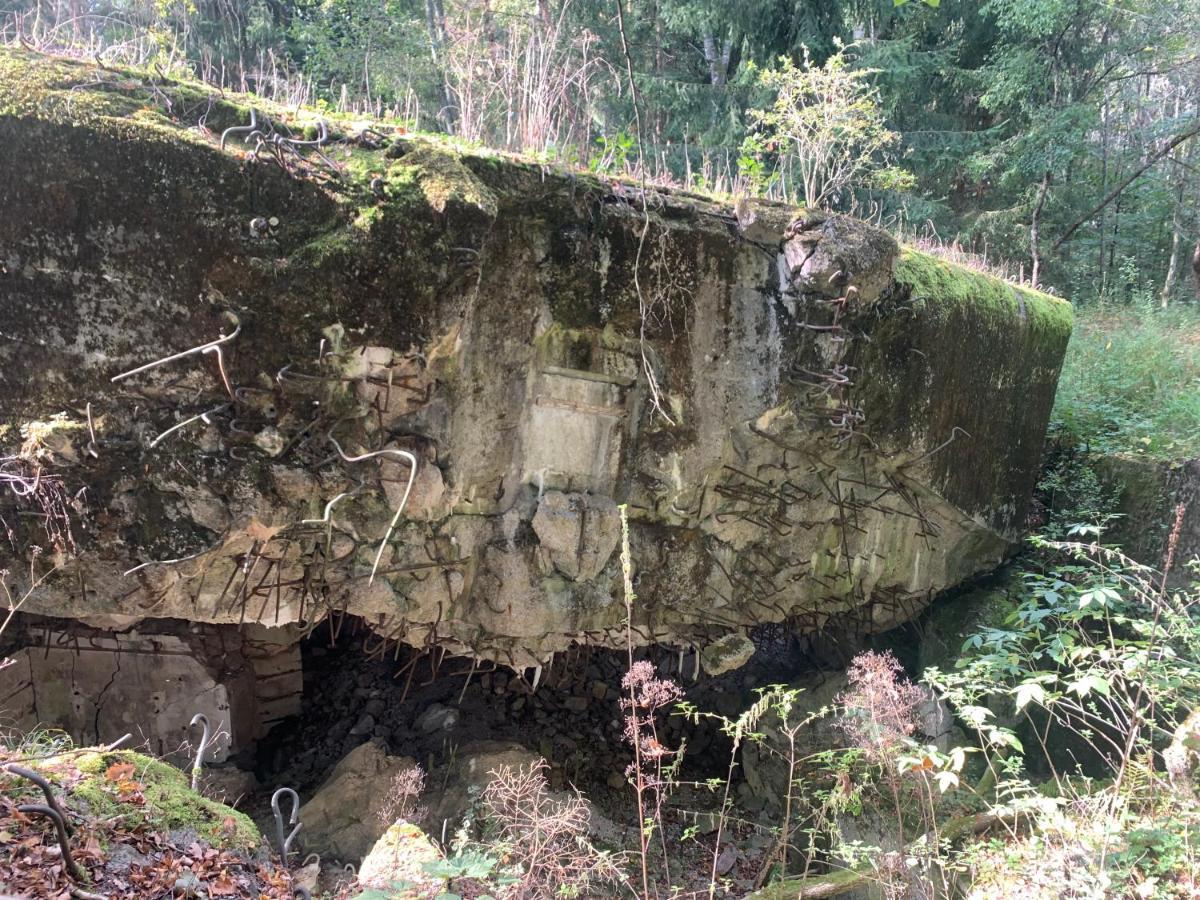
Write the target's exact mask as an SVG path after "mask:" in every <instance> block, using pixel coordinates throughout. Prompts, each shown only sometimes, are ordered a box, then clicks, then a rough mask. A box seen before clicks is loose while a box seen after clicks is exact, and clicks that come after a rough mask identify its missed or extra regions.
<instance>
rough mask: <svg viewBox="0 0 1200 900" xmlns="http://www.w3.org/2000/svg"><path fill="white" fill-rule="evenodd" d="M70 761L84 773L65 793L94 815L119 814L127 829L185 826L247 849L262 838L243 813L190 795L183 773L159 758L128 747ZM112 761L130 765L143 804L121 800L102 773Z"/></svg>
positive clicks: (211, 840)
mask: <svg viewBox="0 0 1200 900" xmlns="http://www.w3.org/2000/svg"><path fill="white" fill-rule="evenodd" d="M75 765H76V767H77V768H78V769H79V772H80V773H81V774H82V775H83V776H84V777H83V779H82V780H81V781H80V782H79V783H78V784H77V785H75V787H74V788H73V789H72V791H71V797H72V799H73V800H82V801H84V802H85V803H87V805H88V808H89V810H90V812H91V814H92V816H93V817H95V818H101V819H106V818H111V817H114V816H119V817H121V819H122V821H123V823H124V824H125V825H126V826H128V827H138V826H143V825H144V826H145V827H147V828H151V829H154V830H156V831H175V830H181V829H190V830H192V831H195V832H196V834H197V835H199V836H200V837H201V838H202V839H203V840H205V841H207V842H208V843H210V844H212V845H213V846H214V847H218V848H222V849H235V848H244V849H250V848H253V847H257V846H258V845H259V844H260V843H261V842H262V836H261V835H260V834H259V831H258V829H257V828H256V827H255V826H254V823H253V822H251V821H250V819H249V817H248V816H246V815H245V814H244V813H240V812H238V811H237V810H234V809H231V808H229V807H228V806H225V805H223V804H221V803H217V802H216V801H214V800H209V799H208V798H207V797H202V796H200V795H199V794H197V793H195V792H194V791H192V789H191V788H190V787H189V785H188V779H187V776H186V775H184V773H183V772H181V771H179V769H176V768H175V767H174V766H171V765H168V764H167V763H164V762H162V761H160V760H157V759H154V758H152V757H149V756H144V755H142V754H141V753H135V752H133V751H132V750H118V751H113V752H108V753H102V752H99V751H97V752H87V753H83V754H81V755H80V756H79V757H78V758H77V759H76V760H75ZM114 765H132V766H133V773H132V775H131V776H130V778H131V779H132V780H133V781H135V782H137V783H138V784H140V785H141V788H140V790H139V791H138V793H139V794H140V795H141V797H142V798H143V801H144V802H142V803H140V804H139V803H137V802H135V801H133V800H131V799H122V798H121V796H120V795H119V794H118V792H117V790H116V785H115V784H114V783H113V782H112V781H111V780H110V779H108V778H107V777H106V774H105V773H107V772H108V771H109V769H110V768H111V767H112V766H114Z"/></svg>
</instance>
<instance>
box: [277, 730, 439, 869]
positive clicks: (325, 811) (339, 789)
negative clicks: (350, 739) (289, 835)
mask: <svg viewBox="0 0 1200 900" xmlns="http://www.w3.org/2000/svg"><path fill="white" fill-rule="evenodd" d="M415 765H416V763H415V762H413V761H412V760H411V759H409V758H408V757H405V756H390V755H388V753H386V752H385V751H384V749H383V748H382V747H380V746H379V745H378V744H376V743H375V742H373V741H372V742H368V743H366V744H362V745H360V746H358V747H356V748H355V749H354V750H351V751H350V752H349V753H348V754H346V756H344V757H343V758H342V760H341V761H340V762H339V763H338V764H337V765H336V766H334V768H333V771H332V772H330V773H329V777H328V778H326V779H325V782H324V783H323V784H322V785H321V786H320V787H319V788H318V789H317V792H316V793H315V794H313V796H312V799H311V800H309V801H308V802H307V803H305V804H304V805H303V806H302V807H301V808H300V821H301V822H302V823H303V824H304V829H303V830H302V831H301V832H300V834H301V837H302V838H303V841H304V847H305V849H306V850H309V851H315V852H317V853H320V854H321V855H322V856H326V857H332V858H333V859H339V860H344V861H348V862H357V861H358V860H360V859H362V858H363V857H364V856H366V854H367V853H368V852H369V851H370V849H371V847H372V846H374V844H375V842H376V841H377V840H379V837H380V835H382V834H383V833H384V832H385V831H387V829H388V827H389V826H390V825H391V824H392V823H393V821H394V820H395V819H394V812H395V810H394V809H393V808H392V807H393V806H394V805H395V800H394V797H393V796H392V795H391V794H392V792H391V788H392V786H393V785H394V784H395V782H396V779H397V777H398V776H401V775H402V774H403V773H405V772H407V771H408V770H409V769H411V768H413V767H414V766H415Z"/></svg>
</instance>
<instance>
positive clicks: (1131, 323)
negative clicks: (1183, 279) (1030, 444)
mask: <svg viewBox="0 0 1200 900" xmlns="http://www.w3.org/2000/svg"><path fill="white" fill-rule="evenodd" d="M1054 419H1055V423H1056V427H1057V428H1059V429H1060V431H1061V433H1062V434H1063V435H1064V436H1065V437H1066V438H1067V439H1069V440H1070V441H1071V442H1073V443H1075V444H1077V445H1080V446H1081V447H1084V448H1087V449H1091V450H1096V451H1099V452H1102V453H1134V454H1140V455H1144V456H1147V457H1152V458H1158V459H1175V458H1181V457H1187V456H1195V455H1197V454H1198V453H1200V316H1198V315H1197V313H1196V312H1195V311H1194V310H1193V309H1191V308H1187V307H1185V308H1176V309H1170V310H1166V311H1164V310H1161V309H1158V308H1155V307H1152V306H1149V305H1147V304H1142V305H1130V306H1121V307H1115V308H1114V307H1107V306H1099V307H1096V308H1090V309H1080V310H1078V311H1077V315H1076V320H1075V331H1074V333H1073V335H1072V337H1071V343H1070V345H1069V347H1068V349H1067V357H1066V361H1065V363H1064V365H1063V372H1062V377H1061V378H1060V379H1059V383H1058V396H1057V399H1056V402H1055V412H1054Z"/></svg>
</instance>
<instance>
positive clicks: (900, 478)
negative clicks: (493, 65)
mask: <svg viewBox="0 0 1200 900" xmlns="http://www.w3.org/2000/svg"><path fill="white" fill-rule="evenodd" d="M210 101H211V103H210ZM251 106H253V107H254V108H255V109H256V110H258V111H259V112H260V113H261V114H262V115H264V116H270V117H271V119H272V121H273V122H275V123H277V125H278V127H281V128H282V127H287V128H288V129H290V130H291V132H292V133H300V132H302V131H303V130H304V128H305V127H307V126H308V125H310V124H311V123H312V122H314V121H315V119H316V114H315V113H313V112H311V111H300V112H289V111H286V110H279V109H275V108H272V107H271V106H270V105H269V104H263V103H260V102H259V101H258V100H256V99H252V98H246V97H225V98H219V97H212V96H210V95H209V94H208V92H207V91H206V89H205V88H203V87H202V86H199V85H194V84H178V83H168V82H163V81H161V80H160V79H158V78H157V77H156V76H151V75H148V74H146V73H137V72H116V71H110V70H97V69H96V68H95V67H92V66H90V65H88V64H83V63H78V62H73V61H62V60H44V59H41V58H36V57H33V56H30V55H29V54H25V53H21V52H11V51H3V52H0V143H2V145H3V146H5V147H6V148H7V149H8V150H9V151H10V152H11V158H13V159H15V160H16V161H17V164H16V165H14V166H9V167H5V168H4V169H2V170H0V203H2V204H3V205H4V208H5V210H6V215H5V216H4V217H2V218H0V248H3V249H2V250H0V254H2V255H0V292H2V296H3V298H4V302H5V304H6V309H5V312H6V317H5V322H4V326H3V330H4V333H5V336H6V337H7V338H9V340H8V342H7V343H5V344H3V345H0V377H2V378H3V379H4V382H3V383H4V384H5V385H8V386H10V387H9V389H8V390H7V394H6V397H5V399H4V401H3V412H4V414H5V415H4V418H6V420H8V421H10V422H15V423H18V424H21V423H28V422H40V421H48V420H49V419H50V417H51V416H53V415H55V414H58V413H63V414H64V415H65V421H69V422H70V423H71V425H72V427H71V428H70V429H63V430H61V434H63V435H66V438H65V443H63V444H62V445H61V446H59V447H57V448H55V449H54V450H53V453H52V455H49V456H47V457H46V458H45V459H44V460H43V464H44V465H46V466H47V467H50V466H52V467H53V470H54V471H55V473H56V474H61V476H62V480H61V482H59V483H61V484H62V485H63V486H64V489H65V490H66V491H67V496H68V497H76V496H79V497H83V496H86V499H87V502H86V505H84V504H83V502H82V499H81V500H80V501H79V502H78V504H77V506H72V507H71V510H72V511H71V513H70V517H71V518H72V520H73V528H74V535H75V538H76V540H77V542H78V547H79V551H80V553H79V556H78V558H77V559H76V560H73V561H71V562H69V564H68V566H67V569H66V570H65V572H66V574H64V576H63V577H62V578H54V579H51V580H50V581H49V582H48V583H47V585H45V586H44V589H43V590H42V591H40V592H39V594H38V596H37V597H35V598H33V599H32V600H31V602H30V604H29V605H28V606H27V609H28V610H30V611H32V612H37V613H44V614H56V615H66V616H80V615H83V614H85V612H86V613H87V614H96V613H106V614H119V615H122V616H127V617H131V618H138V617H144V616H163V617H178V618H192V619H199V620H202V621H209V622H223V623H231V624H235V623H240V622H244V621H247V620H251V621H260V622H264V623H266V624H279V625H283V624H288V623H294V622H297V621H299V620H305V621H308V620H310V619H311V618H314V617H316V618H319V617H321V616H323V615H326V614H328V612H329V611H330V610H331V609H341V608H346V609H349V610H350V611H351V612H353V613H355V614H358V615H360V616H362V617H363V618H364V619H365V620H366V621H367V622H368V623H369V624H370V626H371V627H372V628H375V629H377V630H378V631H379V633H380V634H382V635H388V634H392V635H396V638H395V639H399V640H404V641H407V642H409V643H411V644H414V645H417V646H424V645H426V644H427V643H446V644H448V645H450V647H451V648H452V649H454V650H457V651H460V652H474V653H477V654H479V655H481V656H486V657H489V658H492V659H496V660H499V661H501V662H503V663H504V664H505V665H513V666H518V667H519V666H521V665H538V664H543V663H545V662H547V661H548V660H549V658H550V656H551V655H552V654H553V653H554V652H555V651H557V650H561V649H563V648H565V647H566V646H568V645H570V644H571V643H572V642H578V643H614V642H616V641H617V639H618V638H617V634H618V633H617V631H616V629H617V628H618V626H619V625H620V623H621V621H622V618H623V615H624V605H623V602H622V598H621V596H620V591H621V587H620V586H621V577H620V573H619V570H618V565H617V562H616V559H615V557H612V556H611V555H610V556H609V557H608V558H607V559H604V560H599V563H600V565H599V568H598V569H597V567H596V566H595V565H593V562H595V560H593V558H592V557H593V556H594V555H595V553H597V552H599V551H598V550H597V549H596V548H595V547H592V546H590V545H589V541H593V540H594V539H595V536H596V534H597V531H596V528H595V527H594V522H593V523H592V524H590V525H589V524H588V522H587V520H586V517H584V518H583V520H579V519H576V518H572V515H570V514H568V513H565V512H564V513H563V514H562V517H561V518H560V519H555V520H554V521H553V522H552V525H553V527H554V529H556V530H555V534H556V541H557V543H556V544H555V546H556V547H569V546H571V544H570V539H571V538H575V539H577V541H578V542H579V544H578V546H579V550H578V554H579V559H583V558H584V557H587V559H588V565H587V566H586V567H581V566H580V565H579V561H578V559H572V558H570V556H569V555H563V553H562V552H560V553H559V554H558V555H557V556H556V555H555V554H554V553H551V552H549V550H548V549H547V547H546V546H544V545H543V544H542V542H541V541H540V540H539V536H538V533H537V532H536V531H535V529H534V528H533V524H532V523H533V519H534V516H535V514H536V513H537V510H538V509H539V507H540V506H541V505H542V504H543V502H545V504H546V506H547V509H549V508H550V507H551V506H553V508H554V509H555V510H560V511H562V510H566V511H570V510H579V509H584V508H590V506H589V505H588V504H587V503H584V502H582V501H579V502H574V501H570V500H569V501H567V502H560V500H561V498H554V500H553V502H552V501H551V500H547V499H546V497H547V494H553V493H555V492H557V493H560V494H567V495H571V496H572V497H576V498H578V497H584V496H591V497H596V496H600V497H604V498H611V500H614V501H617V502H626V503H628V505H629V509H630V518H631V520H632V522H633V535H632V543H633V548H634V552H635V557H636V559H635V563H636V567H637V569H638V573H639V585H638V593H639V597H640V599H641V602H640V603H639V606H638V608H637V611H636V619H637V621H636V622H635V628H636V632H635V633H636V635H637V639H638V640H639V641H641V642H651V641H662V642H667V643H674V644H678V645H685V644H688V645H700V646H703V645H707V644H709V643H712V642H715V641H716V640H718V639H719V638H720V637H721V636H722V635H724V634H726V633H728V632H729V631H732V630H736V629H739V628H743V627H745V626H747V625H752V624H754V623H756V622H761V621H777V620H781V619H788V620H791V621H792V622H793V623H794V624H795V626H796V627H797V628H798V629H801V630H810V629H814V628H820V627H823V626H824V625H825V624H826V623H828V622H829V621H830V619H831V618H833V617H838V618H839V619H840V620H846V619H847V618H850V619H853V620H854V621H855V622H856V624H857V626H858V627H862V628H864V629H867V630H872V631H875V630H879V629H882V628H886V627H889V626H890V625H893V624H895V623H896V622H898V621H902V620H903V619H905V618H908V617H910V616H911V615H913V614H915V612H916V611H918V610H919V609H920V608H921V607H923V606H924V605H925V603H926V602H927V601H928V598H929V597H930V596H931V595H932V594H933V593H935V592H937V591H939V590H942V589H944V588H946V587H949V586H951V585H953V584H956V583H958V582H960V581H961V580H962V579H964V578H967V577H970V576H972V575H975V574H977V573H979V572H980V571H983V570H986V569H988V568H989V567H991V566H993V565H994V564H995V563H996V562H997V561H998V560H999V559H1001V558H1002V557H1003V556H1004V555H1005V554H1006V553H1007V552H1009V550H1010V548H1011V547H1012V546H1013V544H1014V542H1015V541H1017V540H1019V539H1020V537H1021V533H1022V528H1023V524H1024V515H1025V510H1026V506H1027V503H1028V499H1029V493H1030V490H1031V488H1032V484H1033V480H1034V478H1035V477H1036V471H1037V464H1038V461H1039V457H1040V451H1041V443H1042V439H1043V434H1044V429H1045V424H1046V419H1047V416H1048V413H1049V409H1050V405H1051V403H1052V402H1053V395H1054V387H1055V380H1056V377H1057V372H1058V367H1059V365H1060V363H1061V356H1062V349H1063V347H1064V346H1065V342H1066V338H1067V334H1068V332H1069V329H1070V310H1069V307H1068V306H1067V305H1066V304H1063V303H1062V302H1061V301H1058V300H1055V299H1053V298H1049V297H1045V296H1044V295H1040V294H1036V293H1034V292H1029V291H1023V290H1020V289H1018V288H1014V287H1012V286H1010V285H1007V284H1005V283H1003V282H998V281H994V280H992V279H989V278H986V277H984V276H980V275H976V274H975V273H971V272H966V271H963V270H960V269H956V268H955V267H953V266H949V265H947V264H946V263H944V262H941V261H939V260H935V259H932V258H930V257H927V256H923V255H921V254H917V253H913V252H911V251H904V252H898V250H897V248H896V245H895V242H894V240H893V239H892V238H891V237H889V236H888V235H886V234H884V233H883V232H881V231H878V230H876V229H872V228H870V227H868V226H866V225H864V224H862V223H856V222H855V221H854V220H851V219H848V218H846V217H844V216H826V215H823V214H818V213H814V212H812V211H805V210H799V209H796V210H791V211H789V210H787V209H784V208H782V207H780V206H779V205H778V204H759V203H756V202H754V201H747V202H745V203H742V204H739V205H738V206H737V207H734V206H732V205H729V204H726V203H723V202H719V201H717V200H714V199H712V198H706V197H703V196H699V195H693V194H684V193H679V192H671V191H665V190H658V189H652V190H651V191H650V193H649V195H648V196H647V197H645V198H644V199H645V201H646V203H645V208H646V210H647V212H643V203H642V201H643V197H642V196H641V194H640V192H639V188H638V187H637V186H636V185H632V184H629V183H626V182H622V181H606V180H602V179H599V178H597V177H595V176H592V175H588V174H584V173H572V172H567V171H561V170H555V169H551V168H547V167H544V166H541V165H537V164H534V163H530V162H527V161H521V160H516V159H512V158H508V157H504V156H501V155H498V154H494V153H490V152H487V151H482V150H469V149H467V150H464V149H463V148H460V147H455V146H454V144H453V142H450V141H445V140H438V139H433V138H426V137H420V136H419V137H413V136H408V135H395V134H389V133H387V131H388V130H387V128H386V126H378V128H377V129H376V130H375V131H364V130H363V129H362V128H359V127H356V126H355V125H354V123H350V122H345V121H338V122H333V123H331V124H332V134H333V138H334V140H333V141H332V142H331V143H330V145H329V146H327V147H326V148H324V151H325V154H326V156H327V158H328V161H326V160H323V159H321V158H319V157H317V156H316V154H314V153H312V152H311V151H305V152H304V154H303V156H304V159H303V160H301V159H298V158H295V157H292V156H287V155H285V157H284V164H280V162H279V161H278V160H276V159H274V158H272V157H271V156H269V155H267V154H265V153H260V154H258V155H257V156H256V155H255V154H254V153H253V152H250V149H249V148H247V146H246V145H245V144H244V143H243V142H242V141H241V140H240V139H239V138H238V137H236V136H234V138H233V139H232V140H230V141H228V142H227V143H226V146H225V147H223V148H222V147H221V146H220V140H219V138H220V132H221V130H223V129H224V128H228V127H231V126H233V125H245V124H246V123H247V121H248V118H249V109H250V108H251ZM201 115H206V119H205V124H206V128H200V127H197V124H198V119H199V118H200V116H201ZM381 135H382V136H381ZM331 163H332V165H331ZM756 210H757V212H756ZM758 213H761V215H759V214H758ZM789 217H790V221H789ZM235 322H236V327H237V328H238V329H239V330H238V331H237V335H236V337H232V336H231V335H232V332H233V328H234V327H235ZM221 335H225V336H228V341H227V342H225V343H223V344H222V345H221V357H220V359H219V360H218V358H217V356H216V353H215V349H214V348H213V347H212V346H211V344H212V342H213V341H214V340H216V339H217V338H218V337H219V336H221ZM204 347H208V350H209V352H206V353H199V352H198V353H195V354H193V355H190V356H186V357H181V358H178V359H175V360H174V361H172V362H170V363H167V364H165V365H162V366H158V367H153V368H150V369H148V370H145V371H141V372H138V373H137V374H135V375H132V376H129V377H124V378H119V379H118V380H116V381H114V380H113V379H114V376H120V375H122V374H123V373H127V372H129V371H130V370H135V369H137V368H138V367H141V366H145V365H147V364H149V363H152V362H155V361H156V360H161V359H163V358H165V357H169V356H170V355H171V354H175V353H178V352H180V351H184V350H186V349H188V348H204ZM218 363H220V366H221V367H220V368H219V367H218ZM225 377H228V379H229V387H230V388H234V389H235V390H234V391H233V393H232V395H230V393H229V391H227V390H226V386H225V383H224V379H225ZM89 404H90V410H91V416H92V422H91V426H90V428H89V427H87V415H88V405H89ZM176 426H178V427H176ZM172 429H174V430H172ZM93 432H94V434H95V438H94V440H93V438H92V434H93ZM85 436H86V439H85ZM4 440H5V443H4V447H3V448H2V449H3V450H4V451H5V452H9V451H10V450H11V451H13V452H16V451H19V446H17V445H16V443H15V439H13V438H11V437H5V438H4ZM333 441H337V442H338V445H337V446H340V447H341V448H342V450H343V451H344V455H343V453H341V452H339V451H338V450H337V449H336V448H335V445H334V443H333ZM382 448H390V449H396V450H404V451H406V452H409V453H412V454H413V455H414V456H415V457H416V458H417V459H418V473H417V476H416V482H415V485H414V489H413V495H412V498H411V500H410V504H409V508H407V509H406V511H405V515H404V516H402V517H401V519H400V520H399V522H398V527H397V528H396V529H395V531H394V532H393V533H392V537H391V539H390V541H389V543H388V545H387V546H386V547H385V548H384V551H383V552H382V553H381V554H379V557H378V558H379V560H380V568H379V575H378V577H376V578H374V579H372V578H371V577H370V576H371V569H372V566H373V563H374V560H375V559H376V555H377V553H379V551H378V546H379V543H380V542H381V541H382V539H383V537H384V535H385V533H387V531H388V526H389V523H390V522H391V519H392V516H393V512H394V510H395V508H396V505H397V504H398V503H399V502H400V499H401V496H402V495H403V490H402V487H403V484H404V481H405V480H406V479H407V475H408V471H407V469H406V465H407V463H404V464H402V463H400V462H399V461H398V457H396V456H394V455H393V456H391V457H390V458H388V459H385V461H383V462H380V461H379V460H378V459H377V458H374V457H369V458H368V459H367V460H363V461H354V462H347V461H346V458H347V457H350V458H353V457H355V456H358V455H362V454H365V453H367V452H368V451H373V450H380V449H382ZM81 488H86V491H85V494H84V495H79V494H78V491H79V489H81ZM334 499H337V503H336V504H334V507H330V509H332V513H331V516H330V518H329V519H327V520H326V519H324V514H325V510H326V508H327V506H326V505H327V504H329V503H330V502H331V501H333V500H334ZM2 502H4V503H9V504H16V503H18V501H16V500H14V499H13V498H11V497H6V498H5V499H4V500H3V501H2ZM21 502H26V501H21ZM6 510H7V507H3V508H2V509H0V512H3V511H6ZM306 520H308V521H306ZM6 521H18V522H19V523H20V529H19V534H18V535H17V536H16V538H15V540H16V541H17V543H18V545H20V546H28V545H33V544H36V543H38V542H39V541H40V542H42V543H47V542H48V541H51V540H52V536H48V535H46V534H44V533H43V532H42V531H41V530H40V529H39V527H38V523H39V520H38V519H36V518H35V517H33V516H25V517H15V518H9V517H7V516H6ZM4 552H7V550H5V549H0V553H4ZM183 558H187V559H186V560H185V562H183V563H180V562H173V560H180V559H183ZM256 560H257V561H256ZM7 563H8V561H7V560H6V559H0V566H3V565H5V564H7ZM143 564H148V565H143ZM248 566H249V567H248ZM10 567H11V568H13V569H14V570H19V569H21V568H22V567H21V566H17V565H10ZM250 569H254V572H255V574H254V578H253V579H251V578H249V577H247V576H246V572H248V571H249V570H250ZM584 569H586V570H587V571H588V572H596V571H598V573H599V574H597V575H595V577H591V578H585V579H576V578H575V577H574V574H573V573H578V572H579V571H582V570H584ZM130 570H132V571H130ZM127 571H129V572H130V574H128V575H125V574H123V573H125V572H127ZM259 579H262V580H261V581H260V580H259ZM243 582H245V583H243ZM80 584H83V587H82V588H80ZM273 584H277V585H278V587H277V588H276V589H275V590H274V591H273V593H270V594H269V595H268V594H267V592H268V591H270V590H271V587H270V586H271V585H273Z"/></svg>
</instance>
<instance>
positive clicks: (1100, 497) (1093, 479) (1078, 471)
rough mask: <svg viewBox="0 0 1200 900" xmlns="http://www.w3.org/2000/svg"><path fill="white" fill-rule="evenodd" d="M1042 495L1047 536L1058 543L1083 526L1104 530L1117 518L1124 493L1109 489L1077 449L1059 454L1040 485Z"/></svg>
mask: <svg viewBox="0 0 1200 900" xmlns="http://www.w3.org/2000/svg"><path fill="white" fill-rule="evenodd" d="M1038 493H1039V494H1040V495H1041V497H1042V500H1043V502H1044V503H1045V505H1046V508H1047V510H1048V515H1047V518H1046V523H1045V525H1044V526H1043V532H1044V534H1045V535H1046V536H1047V537H1049V538H1052V539H1054V540H1062V539H1064V538H1066V537H1068V536H1069V534H1070V533H1071V530H1072V528H1073V527H1075V526H1076V524H1077V523H1079V522H1086V523H1089V524H1092V525H1095V526H1098V527H1100V528H1103V527H1104V526H1106V525H1107V524H1108V523H1109V522H1111V521H1112V519H1113V518H1114V517H1115V513H1114V510H1115V509H1116V508H1117V501H1118V500H1119V497H1120V491H1119V490H1118V489H1116V488H1114V487H1112V486H1106V485H1105V484H1104V483H1103V482H1102V481H1101V479H1100V476H1099V475H1098V474H1097V473H1096V470H1095V469H1094V468H1093V467H1092V466H1091V465H1090V464H1089V460H1088V458H1087V457H1086V456H1085V455H1084V454H1082V453H1079V452H1077V451H1076V450H1075V449H1074V448H1068V449H1064V450H1060V451H1058V452H1057V453H1055V454H1054V455H1053V456H1052V458H1051V461H1050V463H1049V465H1047V467H1046V469H1045V471H1044V472H1043V473H1042V478H1041V481H1039V482H1038Z"/></svg>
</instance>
